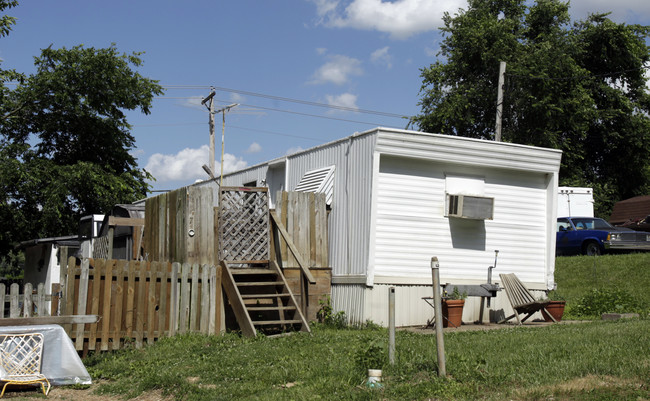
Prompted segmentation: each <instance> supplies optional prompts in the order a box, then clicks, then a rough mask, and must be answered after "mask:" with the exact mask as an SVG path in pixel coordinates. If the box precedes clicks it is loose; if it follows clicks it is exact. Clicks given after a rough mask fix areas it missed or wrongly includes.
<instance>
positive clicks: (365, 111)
mask: <svg viewBox="0 0 650 401" xmlns="http://www.w3.org/2000/svg"><path fill="white" fill-rule="evenodd" d="M162 87H163V88H165V89H214V90H217V91H220V92H229V93H236V94H239V95H246V96H253V97H261V98H264V99H270V100H277V101H281V102H289V103H296V104H302V105H306V106H314V107H322V108H327V109H333V110H340V111H351V112H355V113H363V114H374V115H378V116H383V117H394V118H408V116H405V115H403V114H397V113H389V112H385V111H377V110H368V109H359V108H355V107H347V106H337V105H332V104H326V103H318V102H312V101H308V100H300V99H292V98H288V97H282V96H275V95H267V94H264V93H258V92H250V91H244V90H240V89H231V88H224V87H220V86H198V85H162Z"/></svg>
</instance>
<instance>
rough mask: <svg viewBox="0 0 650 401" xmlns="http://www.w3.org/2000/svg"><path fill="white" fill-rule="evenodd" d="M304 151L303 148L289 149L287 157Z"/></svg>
mask: <svg viewBox="0 0 650 401" xmlns="http://www.w3.org/2000/svg"><path fill="white" fill-rule="evenodd" d="M303 150H304V149H303V148H301V147H300V146H295V147H293V148H289V149H287V153H285V155H292V154H294V153H298V152H302V151H303Z"/></svg>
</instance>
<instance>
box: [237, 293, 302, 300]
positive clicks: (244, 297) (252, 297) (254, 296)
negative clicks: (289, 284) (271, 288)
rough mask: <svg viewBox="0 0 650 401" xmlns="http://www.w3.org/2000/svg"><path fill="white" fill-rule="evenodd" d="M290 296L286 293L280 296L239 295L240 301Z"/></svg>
mask: <svg viewBox="0 0 650 401" xmlns="http://www.w3.org/2000/svg"><path fill="white" fill-rule="evenodd" d="M289 296H291V294H288V293H282V294H241V297H242V299H255V298H260V299H261V298H277V297H282V298H286V297H289Z"/></svg>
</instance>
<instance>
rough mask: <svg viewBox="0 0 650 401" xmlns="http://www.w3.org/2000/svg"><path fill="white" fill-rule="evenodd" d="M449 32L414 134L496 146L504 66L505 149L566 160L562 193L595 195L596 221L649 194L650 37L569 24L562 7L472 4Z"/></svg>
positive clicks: (600, 22)
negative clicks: (551, 153) (533, 149)
mask: <svg viewBox="0 0 650 401" xmlns="http://www.w3.org/2000/svg"><path fill="white" fill-rule="evenodd" d="M443 22H444V27H443V28H442V33H443V35H444V40H443V43H442V45H441V50H440V53H439V61H437V62H435V63H434V64H432V65H430V66H429V67H426V68H423V69H422V70H421V72H422V75H421V76H422V78H423V82H422V87H421V96H422V97H421V100H420V103H419V105H420V106H421V114H419V115H417V116H415V117H413V118H412V120H411V122H412V124H414V125H415V126H416V127H418V128H419V129H421V130H423V131H427V132H435V133H442V134H449V135H460V136H468V137H473V138H482V139H493V138H494V127H495V123H496V98H497V86H498V70H499V63H500V61H506V62H507V72H506V85H505V89H504V97H505V99H504V109H503V122H502V123H503V132H502V139H503V140H504V141H507V142H514V143H522V144H527V145H535V146H543V147H550V148H556V149H561V150H563V156H562V167H561V170H560V181H561V184H562V185H574V186H591V187H594V192H595V195H596V197H597V198H598V202H597V205H596V209H597V212H598V213H599V214H607V213H608V212H609V210H611V207H612V205H613V203H614V202H615V201H617V200H619V199H625V198H628V197H631V196H635V195H639V194H645V193H647V191H648V190H650V184H649V181H648V178H649V177H650V176H649V175H648V173H649V171H650V165H649V162H650V158H649V157H648V156H650V119H649V118H648V113H649V112H650V95H649V94H648V88H647V86H646V83H647V79H646V75H645V73H646V71H647V69H648V67H649V66H650V52H649V49H648V46H647V45H646V39H647V38H648V36H649V32H650V27H646V26H639V25H627V24H618V23H614V22H612V21H611V20H610V19H609V18H608V17H607V15H606V14H598V15H591V16H589V17H588V18H587V19H586V20H584V21H578V22H575V23H571V21H570V18H569V5H568V3H564V2H561V1H557V0H537V1H536V2H534V3H528V2H525V1H523V0H496V1H495V0H470V1H469V7H468V8H467V10H460V11H459V12H458V13H457V14H455V15H453V16H452V15H450V14H448V13H447V14H445V16H444V18H443Z"/></svg>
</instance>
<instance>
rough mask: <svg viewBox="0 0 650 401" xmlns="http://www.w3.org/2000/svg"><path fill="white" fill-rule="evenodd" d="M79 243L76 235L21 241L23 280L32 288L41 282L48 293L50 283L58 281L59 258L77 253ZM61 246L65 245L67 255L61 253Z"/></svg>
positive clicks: (50, 286) (50, 287)
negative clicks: (23, 262) (23, 258)
mask: <svg viewBox="0 0 650 401" xmlns="http://www.w3.org/2000/svg"><path fill="white" fill-rule="evenodd" d="M80 244H81V241H79V237H78V236H77V235H68V236H63V237H51V238H38V239H33V240H29V241H24V242H21V243H20V247H21V248H23V249H24V250H25V268H24V276H23V282H25V283H31V284H32V285H33V286H34V288H36V286H38V285H39V284H41V283H43V284H45V289H46V291H47V293H48V294H49V293H50V290H51V289H52V284H57V283H59V282H60V277H59V276H60V259H61V258H62V257H63V258H65V257H67V256H72V255H74V254H75V253H77V252H78V251H79V247H80ZM61 247H67V249H66V252H65V253H66V254H67V255H66V254H64V255H61Z"/></svg>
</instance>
